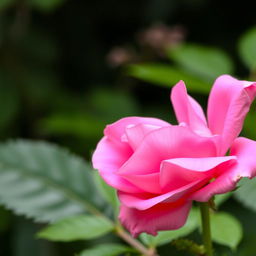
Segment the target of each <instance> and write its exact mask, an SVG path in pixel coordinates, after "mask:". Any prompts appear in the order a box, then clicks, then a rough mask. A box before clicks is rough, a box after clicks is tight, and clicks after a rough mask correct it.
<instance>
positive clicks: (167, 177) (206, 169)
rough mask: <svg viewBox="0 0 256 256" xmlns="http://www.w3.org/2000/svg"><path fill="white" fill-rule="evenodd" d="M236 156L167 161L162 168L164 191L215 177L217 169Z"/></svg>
mask: <svg viewBox="0 0 256 256" xmlns="http://www.w3.org/2000/svg"><path fill="white" fill-rule="evenodd" d="M235 159H236V157H235V156H226V157H205V158H173V159H170V160H165V161H163V163H162V166H161V176H160V184H161V187H162V189H163V190H164V191H168V190H172V189H177V188H179V187H182V186H185V185H187V184H189V183H190V182H193V181H196V180H199V179H200V180H201V179H205V178H207V177H208V180H210V179H211V178H212V177H214V174H215V172H216V167H218V166H219V165H221V164H222V163H225V162H228V161H234V160H235Z"/></svg>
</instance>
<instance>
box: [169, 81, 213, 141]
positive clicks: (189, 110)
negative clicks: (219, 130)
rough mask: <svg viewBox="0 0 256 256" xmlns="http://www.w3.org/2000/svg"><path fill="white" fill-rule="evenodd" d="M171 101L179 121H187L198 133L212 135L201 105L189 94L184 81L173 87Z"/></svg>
mask: <svg viewBox="0 0 256 256" xmlns="http://www.w3.org/2000/svg"><path fill="white" fill-rule="evenodd" d="M171 101H172V104H173V107H174V111H175V114H176V117H177V119H178V121H179V123H186V124H187V125H188V126H189V127H190V128H191V129H192V130H193V131H195V132H196V133H198V134H201V135H204V136H210V135H211V132H210V131H209V129H208V127H207V122H206V119H205V115H204V112H203V110H202V108H201V106H200V105H199V104H198V103H197V102H196V101H195V100H194V99H193V98H191V97H190V96H189V95H188V94H187V90H186V86H185V84H184V82H183V81H180V82H179V83H178V84H176V85H175V86H174V87H173V89H172V92H171Z"/></svg>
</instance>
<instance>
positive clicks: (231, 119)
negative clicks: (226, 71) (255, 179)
mask: <svg viewBox="0 0 256 256" xmlns="http://www.w3.org/2000/svg"><path fill="white" fill-rule="evenodd" d="M255 95H256V83H253V82H247V81H239V80H237V79H235V78H233V77H231V76H228V75H223V76H220V77H219V78H218V79H217V80H216V81H215V83H214V85H213V88H212V90H211V93H210V97H209V101H208V122H209V128H210V130H211V132H212V133H213V134H221V135H222V145H221V148H220V154H221V155H223V154H225V153H226V151H227V150H228V148H229V147H230V146H231V144H232V142H233V140H234V139H235V138H236V137H237V136H238V135H239V133H240V132H241V129H242V126H243V122H244V118H245V116H246V114H247V112H248V111H249V108H250V105H251V103H252V101H253V99H254V97H255Z"/></svg>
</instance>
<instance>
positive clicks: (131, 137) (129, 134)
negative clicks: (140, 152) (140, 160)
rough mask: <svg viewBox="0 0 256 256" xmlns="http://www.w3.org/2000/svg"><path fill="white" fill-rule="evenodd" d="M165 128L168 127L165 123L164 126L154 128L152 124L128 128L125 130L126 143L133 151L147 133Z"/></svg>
mask: <svg viewBox="0 0 256 256" xmlns="http://www.w3.org/2000/svg"><path fill="white" fill-rule="evenodd" d="M165 126H170V124H168V123H166V124H165V125H164V124H163V126H156V125H152V124H137V125H133V126H128V127H127V128H126V130H125V134H126V139H127V142H128V143H129V145H130V146H131V147H132V149H133V150H136V149H137V148H138V147H139V145H140V144H141V142H142V140H143V139H144V137H145V136H146V135H147V134H148V133H149V132H151V131H153V130H156V129H159V128H161V127H165Z"/></svg>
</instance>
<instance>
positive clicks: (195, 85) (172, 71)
mask: <svg viewBox="0 0 256 256" xmlns="http://www.w3.org/2000/svg"><path fill="white" fill-rule="evenodd" d="M128 74H130V75H131V76H133V77H136V78H139V79H141V80H144V81H147V82H150V83H153V84H156V85H161V86H164V87H168V88H171V86H173V85H175V84H176V83H177V82H179V81H180V80H183V81H184V82H185V83H186V85H187V87H188V90H189V91H194V92H200V93H208V92H209V91H210V88H211V85H210V83H207V82H205V81H203V80H202V79H200V78H197V77H195V76H193V75H191V74H188V73H187V72H184V71H182V70H180V69H177V68H175V67H173V66H170V65H166V64H159V63H145V64H137V65H131V66H129V67H128Z"/></svg>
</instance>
